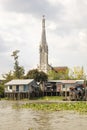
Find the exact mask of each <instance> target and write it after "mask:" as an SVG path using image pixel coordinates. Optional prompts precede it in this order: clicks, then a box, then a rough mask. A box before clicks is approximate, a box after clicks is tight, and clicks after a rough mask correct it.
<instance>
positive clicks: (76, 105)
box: [15, 102, 87, 114]
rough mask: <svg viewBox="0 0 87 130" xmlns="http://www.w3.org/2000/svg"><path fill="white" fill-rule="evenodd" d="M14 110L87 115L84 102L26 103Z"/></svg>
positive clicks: (86, 107) (86, 106)
mask: <svg viewBox="0 0 87 130" xmlns="http://www.w3.org/2000/svg"><path fill="white" fill-rule="evenodd" d="M15 108H26V109H33V110H43V111H64V110H69V111H75V112H79V113H86V114H87V103H86V102H58V103H26V104H21V105H20V106H18V105H17V106H15Z"/></svg>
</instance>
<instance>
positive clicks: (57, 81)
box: [48, 80, 84, 84]
mask: <svg viewBox="0 0 87 130" xmlns="http://www.w3.org/2000/svg"><path fill="white" fill-rule="evenodd" d="M48 82H55V83H77V82H79V83H81V84H82V83H84V80H48Z"/></svg>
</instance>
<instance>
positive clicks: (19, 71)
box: [11, 50, 24, 79]
mask: <svg viewBox="0 0 87 130" xmlns="http://www.w3.org/2000/svg"><path fill="white" fill-rule="evenodd" d="M18 53H19V50H16V51H14V52H13V54H12V55H11V56H13V57H14V60H15V63H14V78H16V79H21V78H23V77H24V68H23V67H22V66H19V62H18Z"/></svg>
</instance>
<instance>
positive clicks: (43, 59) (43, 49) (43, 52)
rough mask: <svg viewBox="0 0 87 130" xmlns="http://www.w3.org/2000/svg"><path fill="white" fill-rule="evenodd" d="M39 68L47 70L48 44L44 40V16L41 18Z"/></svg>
mask: <svg viewBox="0 0 87 130" xmlns="http://www.w3.org/2000/svg"><path fill="white" fill-rule="evenodd" d="M39 70H41V71H43V72H46V73H47V71H48V45H47V42H46V31H45V16H44V15H43V18H42V35H41V42H40V67H39Z"/></svg>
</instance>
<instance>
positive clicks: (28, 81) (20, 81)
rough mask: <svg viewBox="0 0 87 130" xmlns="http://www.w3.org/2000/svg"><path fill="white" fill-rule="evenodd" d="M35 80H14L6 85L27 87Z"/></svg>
mask: <svg viewBox="0 0 87 130" xmlns="http://www.w3.org/2000/svg"><path fill="white" fill-rule="evenodd" d="M33 80H34V79H14V80H11V81H9V82H7V83H6V84H5V85H6V86H8V85H27V84H29V83H31V82H32V81H33Z"/></svg>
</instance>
